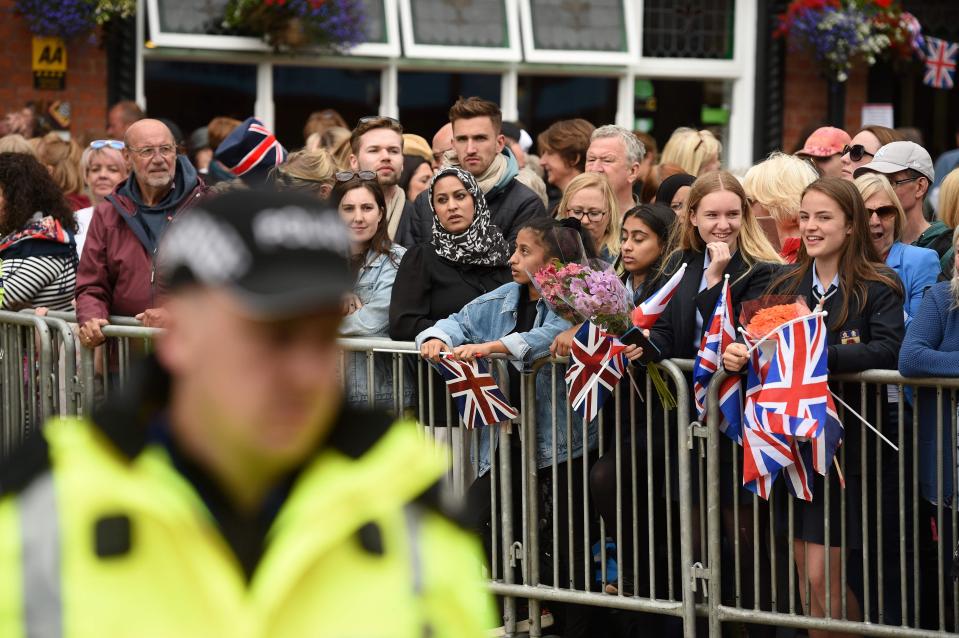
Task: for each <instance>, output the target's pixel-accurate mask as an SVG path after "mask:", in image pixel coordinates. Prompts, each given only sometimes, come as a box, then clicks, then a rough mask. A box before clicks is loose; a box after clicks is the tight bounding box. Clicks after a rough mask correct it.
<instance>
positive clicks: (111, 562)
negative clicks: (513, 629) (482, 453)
mask: <svg viewBox="0 0 959 638" xmlns="http://www.w3.org/2000/svg"><path fill="white" fill-rule="evenodd" d="M355 425H356V426H357V428H361V427H362V426H364V425H366V424H365V423H356V424H355ZM382 429H383V430H384V431H383V432H382V434H381V435H380V436H378V437H376V438H375V439H374V440H372V441H370V442H369V445H368V446H367V449H365V450H359V451H354V452H353V454H355V456H351V454H350V453H346V452H344V451H342V450H341V449H338V448H336V447H335V446H332V445H326V446H324V448H323V449H322V450H321V451H319V452H318V453H317V455H316V456H315V457H314V458H313V460H312V461H311V462H310V463H309V464H308V465H307V466H306V467H305V468H304V470H303V471H302V473H301V474H300V475H299V477H298V478H297V479H296V482H295V483H294V485H293V487H292V490H291V492H290V494H289V496H288V498H287V500H286V501H285V502H284V504H283V505H282V506H281V508H280V510H279V513H278V514H277V516H276V518H275V520H274V522H273V525H272V527H271V529H270V531H269V533H268V535H267V538H266V541H265V544H266V548H265V551H264V553H263V555H262V558H261V559H260V562H259V563H258V564H257V566H256V569H255V571H254V572H253V575H252V578H251V579H250V580H249V581H247V579H246V577H245V576H244V574H243V571H242V569H241V567H240V563H239V561H238V560H237V558H236V556H235V555H234V554H233V552H232V551H231V549H230V548H229V546H228V545H227V543H226V541H225V540H224V538H223V536H222V535H221V534H220V532H219V530H218V528H217V525H216V522H215V520H214V519H213V517H212V516H211V515H210V513H209V510H208V509H207V508H206V506H205V505H204V502H203V501H202V499H201V498H200V496H199V495H198V494H197V492H196V491H195V489H194V488H193V486H192V485H191V484H190V483H189V482H188V481H187V480H186V479H185V478H184V477H183V476H182V475H181V474H179V473H178V472H177V471H176V469H175V467H174V466H173V465H172V464H171V462H170V457H169V455H168V453H167V451H166V448H164V447H163V446H161V445H156V444H149V443H146V442H144V443H143V447H142V449H141V450H139V451H138V452H137V453H136V454H134V455H133V456H129V455H128V454H126V453H125V452H124V451H122V447H123V446H122V445H121V446H118V445H116V444H115V442H114V441H113V440H112V439H111V438H110V436H108V435H107V434H106V433H105V432H104V430H103V429H101V428H99V427H98V426H96V425H94V424H92V423H91V422H84V421H79V420H58V421H55V422H52V423H50V424H48V425H47V427H46V428H45V429H44V433H43V434H44V435H43V437H42V438H40V437H38V438H37V441H38V442H35V444H34V445H32V448H31V449H27V450H24V451H23V455H21V456H22V457H25V458H26V459H27V461H26V462H25V463H24V462H22V461H21V462H19V465H17V464H16V463H15V464H14V465H15V466H17V467H15V468H14V469H13V470H11V469H10V468H7V471H6V479H5V481H6V482H5V483H4V484H2V485H0V489H2V490H3V496H2V497H0V636H3V637H4V638H8V637H19V636H29V637H31V638H32V637H34V636H44V637H46V636H49V637H61V636H62V637H64V638H88V637H89V638H93V637H96V638H103V637H109V638H115V637H121V636H131V637H132V636H136V637H138V638H148V637H151V636H156V637H160V636H162V637H164V638H170V637H189V636H203V637H205V638H209V637H224V638H226V637H230V638H233V637H240V638H253V637H257V638H259V637H263V638H266V637H270V638H283V637H286V636H290V637H292V636H296V637H303V636H323V637H364V638H369V637H378V636H403V637H406V636H409V637H410V638H413V637H416V638H420V637H422V636H451V637H452V636H456V637H458V638H459V637H464V636H465V637H469V636H482V635H484V634H485V633H486V631H485V630H486V629H487V628H489V627H491V626H493V625H494V624H498V623H494V622H493V620H494V614H493V606H492V599H491V597H490V595H489V593H488V591H487V590H486V587H485V584H484V581H483V580H482V576H481V564H482V562H481V561H482V559H481V552H480V550H479V546H478V544H477V543H475V542H474V541H473V539H471V538H470V537H469V536H468V535H467V534H466V533H465V532H463V531H462V530H461V529H460V528H459V527H457V526H456V525H455V524H454V523H452V522H451V521H450V520H449V519H447V518H446V517H444V516H443V515H441V514H440V513H439V511H438V509H436V508H433V507H428V506H426V505H422V504H417V503H418V502H422V500H423V499H422V495H423V494H424V492H427V491H428V490H429V488H430V487H431V486H434V485H435V483H436V481H437V480H438V479H439V478H440V477H441V476H442V474H443V473H444V471H445V463H444V461H443V460H442V458H441V457H440V456H438V455H437V452H436V451H435V450H434V448H433V447H432V446H431V445H429V444H427V443H426V442H425V441H424V440H423V438H422V436H421V435H420V434H419V433H418V432H416V430H415V426H413V425H412V424H409V423H395V424H389V422H388V421H387V422H386V425H385V426H384V427H383V428H382ZM361 447H362V446H361ZM38 450H39V451H38ZM41 457H43V458H45V459H47V460H46V461H45V463H46V468H45V469H40V470H39V471H37V470H36V466H37V463H39V462H40V461H38V459H40V458H41ZM31 466H32V467H34V469H33V470H32V471H27V472H26V473H25V472H24V471H23V468H24V467H31ZM418 499H419V501H418Z"/></svg>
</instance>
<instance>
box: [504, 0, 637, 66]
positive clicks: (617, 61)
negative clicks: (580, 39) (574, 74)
mask: <svg viewBox="0 0 959 638" xmlns="http://www.w3.org/2000/svg"><path fill="white" fill-rule="evenodd" d="M518 2H519V9H520V15H521V17H522V19H521V21H520V23H521V25H522V30H523V55H524V59H525V60H526V61H527V62H533V63H563V64H577V65H581V64H595V65H610V66H629V65H634V64H636V63H637V62H638V61H639V59H640V53H641V51H642V48H641V47H640V37H641V34H642V29H641V24H640V20H641V14H638V13H637V11H636V4H637V3H636V2H634V1H633V0H620V5H621V6H622V8H623V19H624V25H623V26H624V28H625V31H626V50H625V51H595V50H591V49H585V50H584V49H562V50H560V49H540V48H537V46H536V40H535V38H534V37H533V5H532V0H518ZM640 4H641V3H640Z"/></svg>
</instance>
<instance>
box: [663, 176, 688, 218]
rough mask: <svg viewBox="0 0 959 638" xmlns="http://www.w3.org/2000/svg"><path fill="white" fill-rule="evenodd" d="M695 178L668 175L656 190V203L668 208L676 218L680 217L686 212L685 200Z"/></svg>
mask: <svg viewBox="0 0 959 638" xmlns="http://www.w3.org/2000/svg"><path fill="white" fill-rule="evenodd" d="M695 181H696V178H695V177H694V176H692V175H690V174H688V173H677V174H676V175H670V176H669V177H667V178H666V179H664V180H663V181H662V183H661V184H660V185H659V188H658V189H657V190H656V203H657V204H663V205H664V206H669V207H670V208H671V209H672V210H673V212H674V213H676V215H677V216H679V217H682V216H683V215H684V214H685V212H684V211H685V210H686V198H687V197H689V189H690V188H692V186H693V182H695Z"/></svg>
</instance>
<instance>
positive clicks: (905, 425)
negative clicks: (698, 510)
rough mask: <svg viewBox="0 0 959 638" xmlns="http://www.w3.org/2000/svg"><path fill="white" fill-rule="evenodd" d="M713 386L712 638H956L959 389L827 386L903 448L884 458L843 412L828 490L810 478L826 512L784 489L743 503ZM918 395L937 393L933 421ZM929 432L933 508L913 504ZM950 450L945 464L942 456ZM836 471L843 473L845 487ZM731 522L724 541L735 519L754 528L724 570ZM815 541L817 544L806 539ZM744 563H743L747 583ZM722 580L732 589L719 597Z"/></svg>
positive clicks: (949, 382)
mask: <svg viewBox="0 0 959 638" xmlns="http://www.w3.org/2000/svg"><path fill="white" fill-rule="evenodd" d="M721 376H723V377H724V376H725V375H721ZM721 382H722V379H721V378H717V379H714V380H713V383H712V385H711V386H710V390H709V395H708V401H709V403H708V404H707V414H708V418H707V423H708V427H707V431H706V435H707V440H708V453H707V459H708V465H709V467H708V481H707V483H708V490H707V491H708V494H707V501H708V503H709V506H708V509H709V514H710V516H709V521H708V522H707V527H708V539H709V551H708V556H709V558H710V561H709V563H708V569H707V572H708V577H709V581H710V598H709V606H708V616H709V624H710V635H711V636H719V635H721V629H722V623H726V622H736V623H750V624H768V625H774V626H778V627H795V628H801V629H806V630H809V631H817V630H818V631H828V632H848V633H850V634H858V635H870V636H932V635H943V634H944V633H946V632H957V631H959V624H957V619H956V610H957V609H959V591H957V590H956V588H955V587H954V582H953V579H954V575H953V566H952V565H953V559H952V556H953V548H954V547H955V546H956V535H955V530H956V529H957V528H959V527H957V523H959V519H957V517H959V511H957V510H956V509H955V507H953V504H952V502H951V495H949V498H946V495H945V494H944V485H953V486H955V485H957V484H959V481H957V479H959V466H957V465H956V463H955V458H956V456H955V454H956V446H957V441H959V438H957V423H956V389H959V379H906V378H904V377H901V376H900V375H899V374H897V373H895V372H892V371H883V370H870V371H866V372H863V373H860V374H855V375H849V374H847V375H832V376H831V382H835V384H836V385H837V386H840V387H841V389H842V390H843V392H842V393H840V397H841V398H843V399H844V400H845V401H846V402H847V403H850V404H853V405H854V407H855V408H856V411H857V412H858V413H860V414H862V415H863V416H864V418H866V420H868V421H869V422H870V423H871V424H872V425H874V426H875V427H876V428H877V429H878V430H880V431H881V432H882V433H883V434H884V435H885V436H886V437H887V438H889V439H890V440H891V442H893V443H895V444H896V445H897V446H898V448H899V450H898V452H896V451H894V450H893V449H892V448H891V447H887V445H886V444H885V443H884V442H881V441H880V439H879V438H878V436H877V435H876V434H874V433H873V432H872V431H871V430H870V429H869V428H867V426H866V425H865V424H863V423H862V422H861V421H860V419H859V418H858V417H857V416H855V415H854V414H853V412H852V411H851V409H850V408H847V407H845V406H843V405H841V404H837V410H838V413H839V417H840V419H839V420H840V421H841V422H842V423H843V425H844V430H845V441H846V444H844V445H843V446H841V447H840V448H839V451H838V452H837V459H838V463H837V464H836V466H834V467H832V468H830V471H829V473H828V476H827V478H826V479H822V478H821V477H820V478H816V481H815V488H816V489H815V490H814V493H813V503H815V502H816V499H820V503H821V508H822V512H821V513H819V512H817V511H816V508H814V507H811V506H807V505H806V504H805V503H803V502H801V501H799V500H797V499H795V498H793V497H791V496H790V495H789V494H788V493H787V492H786V490H785V487H784V485H783V481H784V479H782V478H781V479H780V480H779V481H778V482H777V484H776V485H775V486H774V490H773V493H772V495H771V497H770V499H769V501H768V502H766V501H763V500H761V499H759V497H756V496H753V495H749V496H748V498H746V497H743V496H740V495H741V493H740V491H739V486H740V485H741V484H742V481H741V478H740V475H739V467H738V464H737V463H735V462H734V463H733V465H732V468H731V470H732V471H731V472H730V468H729V467H726V468H724V467H722V462H721V459H722V452H721V448H722V447H723V446H730V447H732V448H733V452H734V455H733V457H732V458H733V459H734V461H735V460H736V459H737V453H738V454H739V456H740V457H741V454H742V449H741V448H739V449H738V450H737V449H736V448H737V447H738V446H736V444H735V443H732V442H731V441H728V440H727V439H725V437H723V436H722V435H721V434H720V433H719V430H718V422H717V419H718V414H719V411H718V408H717V405H718V404H717V398H716V395H717V388H718V386H719V384H720V383H721ZM924 389H928V390H931V391H934V392H935V404H936V407H935V408H933V410H935V414H934V415H930V414H928V413H927V412H928V410H929V406H928V405H925V406H924V405H923V403H924V402H923V401H920V400H917V397H918V396H919V394H918V393H919V391H920V390H924ZM907 395H908V396H911V397H912V399H913V400H912V401H910V400H908V399H907ZM944 405H946V406H948V409H944ZM930 422H931V423H932V425H931V427H932V428H934V431H935V450H934V452H935V475H934V479H933V480H934V482H935V490H936V496H935V499H934V503H933V502H930V501H929V500H927V499H925V498H923V496H922V495H921V494H920V472H922V471H923V470H924V468H923V464H924V463H928V462H929V460H928V458H926V459H922V458H921V457H920V432H921V431H923V430H926V432H928V429H929V428H930ZM946 446H950V447H951V453H949V454H944V452H947V451H949V450H948V449H947V447H946ZM857 457H858V458H857ZM944 457H945V458H950V459H952V461H951V466H950V467H944V462H943V458H944ZM839 468H842V471H843V472H845V475H844V476H843V481H842V483H840V470H839ZM927 469H928V468H927ZM949 479H951V480H949ZM730 480H731V481H732V488H733V494H735V495H737V497H739V498H741V499H745V501H743V500H734V501H733V503H732V504H730V503H729V500H728V498H726V499H724V498H723V496H722V487H723V483H725V482H727V481H730ZM730 515H732V520H733V523H732V529H734V530H741V529H743V528H742V523H743V520H742V518H741V517H743V516H746V517H748V519H751V524H752V529H751V530H750V532H751V533H750V534H746V535H745V536H748V538H749V541H750V542H748V543H745V544H741V543H740V541H741V540H742V539H741V536H743V535H742V534H740V535H736V538H735V541H736V542H735V543H734V546H733V552H732V554H733V556H732V560H724V559H723V558H724V555H725V556H726V557H728V555H729V553H730V552H729V549H728V547H729V544H730V540H732V539H731V538H730V536H731V534H730V533H729V531H728V526H726V525H724V521H723V520H722V519H723V518H724V517H729V516H730ZM837 528H838V533H837ZM927 532H929V535H928V536H927V535H926V533H927ZM817 534H821V540H820V539H819V538H815V539H813V540H810V537H814V536H816V535H817ZM743 545H745V546H743ZM724 549H725V550H726V551H725V554H724ZM750 549H751V551H750ZM745 563H751V566H752V570H751V573H749V572H750V570H748V569H744V567H745ZM730 566H731V567H732V571H733V573H732V575H731V577H730V575H729V574H728V573H726V570H727V569H728V568H729V567H730ZM763 567H765V569H763ZM783 572H785V573H783ZM730 582H731V583H732V584H733V589H732V591H726V590H725V589H724V588H725V587H726V586H727V585H728V584H729V583H730ZM763 593H765V594H766V596H765V598H764V597H763V596H761V594H763ZM750 601H751V603H750Z"/></svg>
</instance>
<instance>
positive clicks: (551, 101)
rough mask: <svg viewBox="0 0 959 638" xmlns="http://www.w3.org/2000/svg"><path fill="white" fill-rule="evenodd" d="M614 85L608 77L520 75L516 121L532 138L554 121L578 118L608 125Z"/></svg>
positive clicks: (611, 119) (613, 105)
mask: <svg viewBox="0 0 959 638" xmlns="http://www.w3.org/2000/svg"><path fill="white" fill-rule="evenodd" d="M617 88H618V80H617V79H616V78H609V77H588V76H587V77H582V76H580V77H562V76H538V75H523V76H520V78H519V116H520V121H521V122H523V124H524V126H525V127H526V130H527V131H528V132H529V133H530V135H532V136H533V139H536V135H537V134H539V133H541V132H543V131H544V130H546V129H547V128H548V127H549V126H550V124H552V123H553V122H556V121H557V120H568V119H571V118H574V117H581V118H583V119H586V120H589V121H590V122H592V123H593V124H595V125H596V126H600V125H602V124H611V123H613V122H614V121H615V119H616V95H617Z"/></svg>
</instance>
